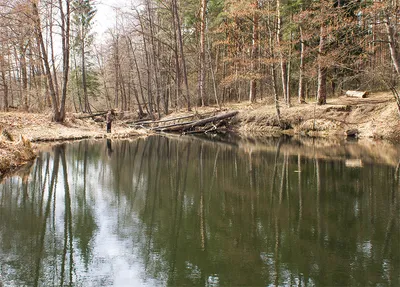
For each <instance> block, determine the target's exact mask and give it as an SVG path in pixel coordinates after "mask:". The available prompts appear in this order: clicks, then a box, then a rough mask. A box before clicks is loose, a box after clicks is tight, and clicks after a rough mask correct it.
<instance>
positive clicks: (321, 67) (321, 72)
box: [317, 25, 327, 105]
mask: <svg viewBox="0 0 400 287" xmlns="http://www.w3.org/2000/svg"><path fill="white" fill-rule="evenodd" d="M324 45H325V31H324V26H323V25H321V29H320V35H319V47H318V88H317V103H318V105H324V104H326V72H327V69H326V67H325V63H323V59H322V56H323V53H324Z"/></svg>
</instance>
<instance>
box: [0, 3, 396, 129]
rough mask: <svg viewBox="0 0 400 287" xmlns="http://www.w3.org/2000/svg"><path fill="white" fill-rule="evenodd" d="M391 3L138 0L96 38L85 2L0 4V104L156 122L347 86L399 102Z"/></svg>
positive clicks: (319, 96) (320, 98)
mask: <svg viewBox="0 0 400 287" xmlns="http://www.w3.org/2000/svg"><path fill="white" fill-rule="evenodd" d="M127 2H129V1H127ZM399 4H400V1H399V0H320V1H312V0H240V1H237V0H185V1H184V0H182V1H179V0H165V1H160V0H140V1H139V0H138V1H132V3H130V4H129V5H128V4H127V5H128V6H127V7H124V9H122V8H118V7H114V11H115V12H116V18H115V19H112V21H113V22H114V23H115V24H114V25H113V27H111V28H109V29H108V30H107V31H106V33H105V34H104V35H97V34H96V32H95V29H94V23H95V16H96V11H97V8H96V7H97V6H96V5H97V2H96V1H93V0H92V1H91V0H1V1H0V13H1V14H0V31H1V33H0V35H1V36H0V53H1V57H0V98H1V100H0V109H1V110H3V111H9V110H14V109H17V110H22V111H29V112H36V113H42V112H44V111H51V113H52V118H53V120H54V121H56V122H63V121H64V120H65V117H66V112H83V113H89V114H91V113H94V112H96V111H104V110H107V109H111V108H113V109H118V110H120V111H133V112H135V113H137V116H138V117H139V118H142V117H148V118H151V119H155V118H160V117H161V116H162V115H166V114H169V113H171V112H173V111H176V110H179V109H187V110H188V111H190V110H191V109H192V108H193V107H201V106H208V105H217V106H221V105H224V104H226V103H230V102H241V101H249V102H250V103H252V102H257V101H262V100H266V101H268V102H269V103H275V106H276V111H277V114H278V116H279V109H280V107H282V106H284V107H290V106H291V105H292V104H293V103H306V102H307V103H308V102H316V103H317V104H319V105H324V104H325V103H326V99H327V97H335V96H338V95H341V94H342V93H343V91H346V90H366V91H379V90H386V91H389V90H390V91H391V93H392V94H393V96H394V97H395V98H396V101H397V103H398V104H397V106H400V100H399V94H398V91H397V87H398V86H397V85H398V82H399V75H400V46H399V41H398V37H399V32H400V29H399V24H400V20H399V19H400V10H399V7H400V6H399ZM97 21H101V19H98V20H97Z"/></svg>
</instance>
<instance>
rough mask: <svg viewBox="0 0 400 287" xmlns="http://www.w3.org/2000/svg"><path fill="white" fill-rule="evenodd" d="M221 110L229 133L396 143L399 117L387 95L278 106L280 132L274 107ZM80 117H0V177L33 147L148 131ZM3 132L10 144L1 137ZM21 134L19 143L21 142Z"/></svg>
mask: <svg viewBox="0 0 400 287" xmlns="http://www.w3.org/2000/svg"><path fill="white" fill-rule="evenodd" d="M223 109H224V110H238V111H239V115H238V116H236V117H235V119H234V120H232V122H231V123H232V124H233V128H234V129H235V130H236V131H237V132H238V133H239V134H241V135H252V136H254V135H255V134H258V135H262V136H271V135H272V136H275V135H276V136H279V135H281V134H282V133H285V134H289V135H308V136H318V137H335V138H345V136H346V131H348V130H353V131H355V133H356V134H357V137H358V138H361V139H362V138H367V139H387V140H391V141H400V117H399V115H398V112H397V108H396V103H395V101H394V99H393V97H392V96H391V94H390V93H376V94H370V95H369V96H368V97H367V98H364V99H363V98H347V97H339V98H335V99H328V104H327V105H324V106H318V105H315V104H312V103H309V104H297V103H293V105H292V106H291V107H286V106H282V107H281V115H282V121H283V123H284V124H285V125H286V127H287V128H286V129H285V130H283V131H282V130H281V129H280V128H279V127H278V122H277V118H276V113H275V107H274V105H272V104H271V103H267V102H265V101H260V102H258V103H254V104H249V103H248V102H243V103H237V104H230V105H227V106H224V107H223ZM217 110H218V108H217V107H205V108H198V109H196V112H197V113H199V114H202V113H206V112H210V111H217ZM185 114H187V112H185V111H182V112H180V113H174V114H171V115H169V116H168V117H166V118H174V117H177V116H182V115H185ZM80 117H82V115H77V114H68V116H67V119H66V121H65V122H64V123H62V124H60V123H55V122H52V121H51V116H50V114H47V115H46V114H44V115H43V114H31V113H22V112H9V113H0V131H1V132H2V135H1V136H0V177H1V176H2V175H3V174H4V173H5V172H6V171H8V170H10V169H13V168H15V167H18V166H20V165H21V164H24V163H26V162H28V161H30V160H31V159H33V158H34V157H35V150H36V149H37V147H38V145H39V144H40V143H42V142H46V141H64V140H74V139H85V138H105V137H111V138H126V137H133V136H137V135H142V134H146V132H147V131H143V130H134V129H132V128H130V127H129V126H128V125H127V124H125V123H126V122H127V121H129V120H132V118H133V117H134V116H133V115H130V114H125V115H124V116H123V117H122V116H121V117H120V118H119V119H117V120H116V121H115V122H114V123H113V131H112V133H111V134H106V132H105V124H104V121H102V119H101V118H98V121H95V120H93V119H92V118H80ZM4 130H5V131H7V132H8V133H9V134H10V136H11V137H12V140H9V139H8V138H7V136H5V135H3V133H4V132H3V131H4ZM21 135H22V136H23V138H21Z"/></svg>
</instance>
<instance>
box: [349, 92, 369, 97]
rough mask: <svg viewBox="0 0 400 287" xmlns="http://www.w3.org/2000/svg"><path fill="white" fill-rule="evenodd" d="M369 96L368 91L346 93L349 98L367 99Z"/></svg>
mask: <svg viewBox="0 0 400 287" xmlns="http://www.w3.org/2000/svg"><path fill="white" fill-rule="evenodd" d="M367 95H368V92H366V91H347V92H346V96H347V97H355V98H366V97H367Z"/></svg>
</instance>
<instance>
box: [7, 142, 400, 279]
mask: <svg viewBox="0 0 400 287" xmlns="http://www.w3.org/2000/svg"><path fill="white" fill-rule="evenodd" d="M338 150H340V147H339V149H337V148H334V147H332V146H323V145H317V143H313V144H309V145H304V144H301V143H299V142H298V141H293V140H292V141H290V140H285V139H268V140H265V141H263V142H262V143H260V142H258V141H255V140H247V141H238V140H237V139H235V138H225V139H222V140H220V139H217V138H213V137H210V138H204V139H201V138H197V137H188V136H182V137H166V136H151V137H147V138H138V139H133V140H120V141H110V140H108V141H107V140H104V141H102V140H100V141H80V142H75V143H68V144H62V145H56V146H53V147H51V148H47V149H43V151H42V152H41V153H40V155H39V157H38V158H37V159H36V160H35V161H34V162H33V163H32V164H31V165H29V166H27V167H25V168H24V169H22V170H21V171H19V172H18V173H17V174H16V175H15V176H13V177H11V178H7V179H4V180H3V181H2V183H1V184H0V286H1V284H3V286H227V285H229V286H232V285H233V286H400V245H399V242H400V205H399V201H400V200H399V197H400V189H399V186H400V185H399V169H398V166H397V165H396V163H397V162H398V160H399V159H400V158H395V157H396V156H397V155H398V152H399V149H396V148H394V151H395V152H394V154H395V155H396V156H395V155H393V153H391V152H390V151H389V150H387V151H386V152H385V155H384V156H383V159H379V158H376V157H374V156H366V157H364V158H362V157H361V155H360V156H357V157H354V154H357V152H359V153H360V154H363V153H362V152H360V151H362V150H363V147H360V146H358V145H357V143H354V144H351V148H347V149H345V150H341V151H338ZM349 150H353V151H356V152H355V153H350V152H349Z"/></svg>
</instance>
